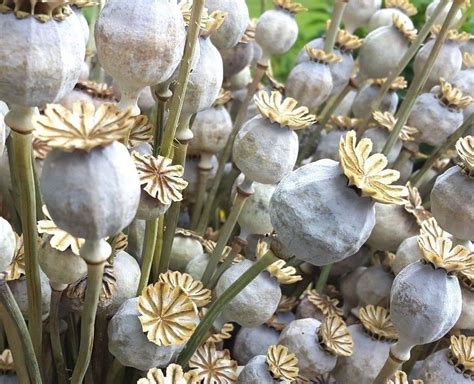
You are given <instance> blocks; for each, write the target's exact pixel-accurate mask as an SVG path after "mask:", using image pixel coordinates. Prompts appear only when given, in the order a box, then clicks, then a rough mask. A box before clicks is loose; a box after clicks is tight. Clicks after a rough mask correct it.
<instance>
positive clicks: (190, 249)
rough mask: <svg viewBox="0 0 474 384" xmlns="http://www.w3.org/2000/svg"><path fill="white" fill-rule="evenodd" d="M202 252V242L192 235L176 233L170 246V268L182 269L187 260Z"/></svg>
mask: <svg viewBox="0 0 474 384" xmlns="http://www.w3.org/2000/svg"><path fill="white" fill-rule="evenodd" d="M203 253H204V250H203V248H202V244H201V242H200V241H199V240H197V239H196V238H194V237H187V236H182V235H180V234H176V235H175V237H174V241H173V248H171V258H170V269H171V270H175V271H184V268H185V267H186V265H187V264H188V263H189V261H190V260H191V259H193V258H195V257H198V256H200V255H202V254H203Z"/></svg>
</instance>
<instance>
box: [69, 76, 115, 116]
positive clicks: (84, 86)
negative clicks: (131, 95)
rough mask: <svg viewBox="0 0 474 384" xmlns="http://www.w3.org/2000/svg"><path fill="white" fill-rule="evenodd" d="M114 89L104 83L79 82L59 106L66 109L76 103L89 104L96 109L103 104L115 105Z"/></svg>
mask: <svg viewBox="0 0 474 384" xmlns="http://www.w3.org/2000/svg"><path fill="white" fill-rule="evenodd" d="M117 96H118V95H116V94H115V89H114V88H113V86H110V85H108V84H105V83H96V82H95V81H89V80H84V81H82V80H81V81H79V82H78V83H77V84H76V86H75V87H74V89H73V90H72V92H70V93H69V94H68V95H66V96H65V97H63V98H62V99H61V102H60V104H61V105H62V106H63V107H65V108H68V109H72V106H73V104H74V103H75V102H77V101H86V102H91V103H93V104H94V105H95V107H96V108H98V107H100V106H101V105H102V104H104V103H115V102H116V97H117Z"/></svg>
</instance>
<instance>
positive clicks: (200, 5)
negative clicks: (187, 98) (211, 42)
mask: <svg viewBox="0 0 474 384" xmlns="http://www.w3.org/2000/svg"><path fill="white" fill-rule="evenodd" d="M204 3H205V0H195V1H194V2H193V9H192V12H191V19H190V21H189V29H188V36H187V39H186V45H185V48H184V55H183V59H182V60H181V65H180V68H179V73H178V79H177V82H176V87H175V89H174V92H173V97H172V98H171V105H170V108H169V111H170V114H169V116H168V120H167V121H166V128H165V132H164V136H163V141H162V146H161V148H160V153H161V155H162V156H164V157H168V158H169V157H171V151H172V146H173V140H174V137H175V135H176V129H177V127H178V122H179V118H180V115H181V110H182V109H183V102H184V95H185V94H186V89H187V88H188V80H189V74H190V72H191V61H192V58H193V55H194V51H195V48H196V44H197V42H198V37H199V30H200V27H199V25H200V23H201V16H202V14H203V10H204Z"/></svg>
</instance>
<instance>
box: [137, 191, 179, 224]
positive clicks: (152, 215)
mask: <svg viewBox="0 0 474 384" xmlns="http://www.w3.org/2000/svg"><path fill="white" fill-rule="evenodd" d="M170 206H171V204H163V203H162V202H161V201H159V200H158V199H156V198H154V197H152V196H150V194H149V193H147V192H145V191H144V190H143V189H142V190H141V192H140V202H139V204H138V209H137V214H136V216H135V217H136V218H137V219H139V220H152V219H156V218H157V217H160V216H161V215H164V214H165V213H166V211H167V210H168V208H169V207H170Z"/></svg>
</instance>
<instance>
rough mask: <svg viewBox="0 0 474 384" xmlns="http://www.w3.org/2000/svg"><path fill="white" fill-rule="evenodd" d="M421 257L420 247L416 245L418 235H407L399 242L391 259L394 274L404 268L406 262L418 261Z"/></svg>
mask: <svg viewBox="0 0 474 384" xmlns="http://www.w3.org/2000/svg"><path fill="white" fill-rule="evenodd" d="M422 258H423V253H421V250H420V247H419V246H418V236H412V237H409V238H407V239H405V240H403V242H402V243H401V244H400V246H399V247H398V249H397V253H396V255H395V260H394V261H393V265H392V269H393V272H394V273H395V275H398V274H399V273H400V271H401V270H402V269H403V268H405V267H406V266H407V265H408V264H411V263H414V262H416V261H419V260H421V259H422Z"/></svg>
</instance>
